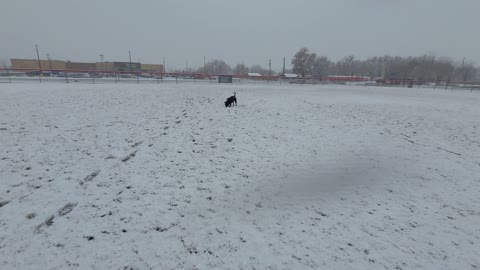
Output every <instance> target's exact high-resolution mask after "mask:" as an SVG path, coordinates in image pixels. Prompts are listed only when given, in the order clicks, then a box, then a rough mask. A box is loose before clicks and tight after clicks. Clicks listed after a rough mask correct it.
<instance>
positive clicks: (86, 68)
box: [10, 58, 165, 72]
mask: <svg viewBox="0 0 480 270" xmlns="http://www.w3.org/2000/svg"><path fill="white" fill-rule="evenodd" d="M10 62H11V68H12V69H20V70H21V69H25V70H58V71H76V72H92V71H97V72H101V71H107V72H108V71H123V72H128V71H133V72H164V71H165V70H164V68H163V65H159V64H142V63H138V62H132V63H130V62H95V63H82V62H71V61H60V60H40V61H38V60H37V59H16V58H12V59H10ZM39 62H40V64H39ZM130 65H131V66H130Z"/></svg>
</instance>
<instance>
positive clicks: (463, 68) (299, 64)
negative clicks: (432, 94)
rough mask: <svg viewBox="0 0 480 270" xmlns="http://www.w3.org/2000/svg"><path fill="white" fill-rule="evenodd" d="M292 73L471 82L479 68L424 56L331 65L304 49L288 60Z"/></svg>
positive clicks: (349, 58) (352, 58)
mask: <svg viewBox="0 0 480 270" xmlns="http://www.w3.org/2000/svg"><path fill="white" fill-rule="evenodd" d="M292 65H293V72H294V73H296V74H298V75H300V76H302V77H310V76H311V77H315V78H324V77H326V76H329V75H343V76H365V77H370V78H372V79H373V78H377V79H378V78H383V79H386V80H419V81H439V80H442V81H471V80H477V79H480V68H478V67H477V66H475V64H474V63H473V62H472V61H468V60H466V59H462V61H460V62H455V61H453V60H452V59H451V58H448V57H435V56H434V55H428V54H425V55H423V56H416V57H411V56H410V57H400V56H390V55H385V56H375V57H370V58H367V59H365V60H360V59H356V58H355V56H354V55H348V56H345V57H343V58H342V59H340V60H338V61H336V62H334V61H332V60H330V59H329V58H328V57H326V56H321V55H317V54H316V53H314V52H310V51H309V50H308V49H307V48H302V49H300V50H299V51H298V52H297V53H296V54H295V55H294V57H293V59H292Z"/></svg>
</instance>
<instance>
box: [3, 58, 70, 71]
mask: <svg viewBox="0 0 480 270" xmlns="http://www.w3.org/2000/svg"><path fill="white" fill-rule="evenodd" d="M10 63H11V67H12V69H30V70H39V69H40V67H41V68H42V70H43V69H62V70H63V69H66V68H67V67H66V63H65V61H59V60H40V67H39V66H38V60H37V59H17V58H12V59H10Z"/></svg>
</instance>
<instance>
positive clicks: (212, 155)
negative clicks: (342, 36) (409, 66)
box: [0, 84, 480, 270]
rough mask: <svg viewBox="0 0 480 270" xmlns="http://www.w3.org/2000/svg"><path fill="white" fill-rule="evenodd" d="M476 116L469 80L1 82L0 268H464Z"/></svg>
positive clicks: (470, 246) (477, 249)
mask: <svg viewBox="0 0 480 270" xmlns="http://www.w3.org/2000/svg"><path fill="white" fill-rule="evenodd" d="M233 92H236V93H237V99H238V106H236V107H232V108H225V107H224V104H223V102H224V101H225V99H226V98H227V97H228V96H230V95H232V93H233ZM479 119H480V93H478V92H477V93H475V92H473V93H471V92H468V91H446V90H425V89H405V88H403V89H402V88H396V89H395V88H375V87H372V88H363V87H346V86H338V87H335V86H292V85H283V86H280V85H275V86H273V85H271V86H266V85H263V86H258V85H257V86H253V85H252V86H238V85H236V86H235V85H194V84H189V85H186V84H182V85H120V84H119V85H74V84H70V85H60V84H2V85H0V205H1V206H0V269H2V270H8V269H22V270H23V269H397V270H398V269H478V268H480V185H479V182H480V130H479V128H480V120H479Z"/></svg>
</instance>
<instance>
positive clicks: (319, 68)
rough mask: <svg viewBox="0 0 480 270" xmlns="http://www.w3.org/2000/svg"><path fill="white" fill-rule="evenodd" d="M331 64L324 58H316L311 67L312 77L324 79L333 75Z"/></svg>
mask: <svg viewBox="0 0 480 270" xmlns="http://www.w3.org/2000/svg"><path fill="white" fill-rule="evenodd" d="M333 66H334V64H333V62H332V61H330V59H328V57H326V56H318V57H316V59H315V62H314V63H313V67H312V76H315V77H318V78H320V79H321V78H324V77H325V76H327V75H330V74H333V72H332V69H333Z"/></svg>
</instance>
